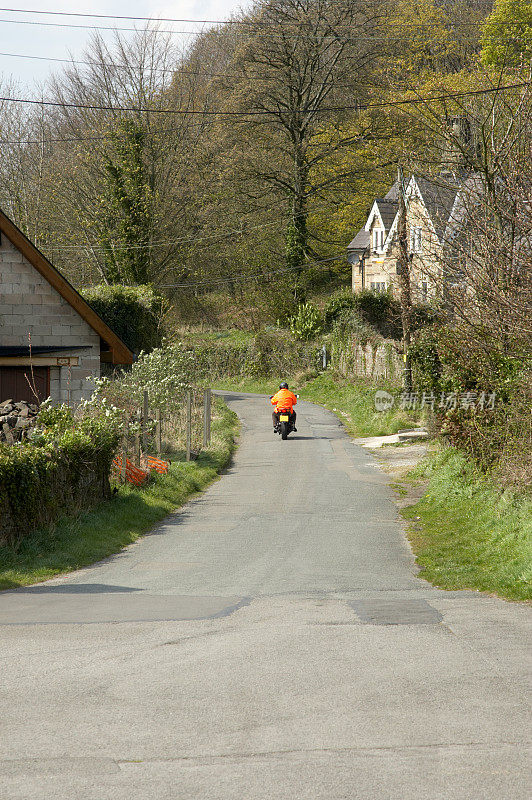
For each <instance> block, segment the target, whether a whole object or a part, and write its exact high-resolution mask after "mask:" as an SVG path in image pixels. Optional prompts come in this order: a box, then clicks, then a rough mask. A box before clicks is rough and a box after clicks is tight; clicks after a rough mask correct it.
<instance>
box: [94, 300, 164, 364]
mask: <svg viewBox="0 0 532 800" xmlns="http://www.w3.org/2000/svg"><path fill="white" fill-rule="evenodd" d="M83 296H84V298H85V299H86V300H87V302H88V303H90V305H91V306H92V308H93V309H94V310H95V311H96V313H97V314H99V315H100V317H101V318H102V319H103V321H104V322H105V323H106V324H107V325H108V326H109V327H110V328H111V330H113V331H114V333H116V334H117V336H119V337H120V338H121V339H122V341H123V342H124V343H125V344H126V345H127V346H128V347H129V349H130V350H131V351H132V352H133V353H137V354H138V353H140V352H141V350H144V351H149V350H153V348H154V347H158V346H159V345H160V344H161V341H162V333H161V328H162V319H163V316H164V313H165V311H166V308H167V305H168V304H167V301H166V300H165V299H164V298H163V297H161V296H160V295H158V294H157V293H156V292H155V291H154V290H153V289H152V287H151V286H125V285H122V284H113V285H110V286H109V285H107V284H101V285H99V286H92V287H90V288H88V289H84V290H83Z"/></svg>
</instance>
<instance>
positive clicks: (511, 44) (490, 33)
mask: <svg viewBox="0 0 532 800" xmlns="http://www.w3.org/2000/svg"><path fill="white" fill-rule="evenodd" d="M481 42H482V52H481V59H482V61H483V63H484V64H486V65H487V66H494V67H518V66H526V65H527V64H529V63H530V59H531V58H532V3H531V2H530V0H496V2H495V8H494V10H493V13H492V14H490V16H489V17H488V18H487V20H486V22H485V24H484V28H483V31H482V37H481Z"/></svg>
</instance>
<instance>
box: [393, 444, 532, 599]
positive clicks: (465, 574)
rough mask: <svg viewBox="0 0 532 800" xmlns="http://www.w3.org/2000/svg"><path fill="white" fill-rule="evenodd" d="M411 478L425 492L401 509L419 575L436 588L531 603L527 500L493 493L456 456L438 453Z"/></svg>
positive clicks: (531, 524)
mask: <svg viewBox="0 0 532 800" xmlns="http://www.w3.org/2000/svg"><path fill="white" fill-rule="evenodd" d="M411 476H412V477H413V478H414V479H415V478H417V479H419V480H422V479H427V480H428V488H427V492H426V494H425V495H424V496H423V497H422V499H421V500H419V501H418V502H417V503H416V504H415V505H412V506H409V507H407V508H406V509H404V510H403V512H402V513H403V515H404V517H405V518H406V519H408V520H410V521H411V523H412V524H411V527H410V532H409V537H410V540H411V543H412V547H413V549H414V552H415V554H416V558H417V563H418V564H419V565H420V566H421V567H422V573H421V577H423V578H425V579H426V580H428V581H430V582H431V583H434V584H435V585H436V586H440V587H441V588H443V589H467V588H472V589H479V590H481V591H485V592H493V593H496V594H498V595H500V596H501V597H507V598H511V599H515V600H526V599H530V597H531V594H532V593H531V578H532V558H531V556H532V552H531V540H532V501H531V500H530V498H529V497H526V496H523V495H518V494H514V493H511V492H504V493H501V492H500V491H499V490H498V487H496V486H495V484H494V483H493V482H490V480H489V478H486V477H485V476H483V475H482V474H481V473H480V471H479V470H478V469H477V468H476V467H475V466H474V465H473V464H472V463H471V462H470V461H468V460H467V459H466V457H465V456H464V455H463V454H461V453H460V452H459V451H458V450H455V449H454V448H445V449H442V450H441V451H439V452H438V453H437V454H436V455H435V456H433V457H432V458H430V459H427V460H426V461H424V462H422V463H421V464H420V465H419V466H418V467H417V468H416V469H415V470H414V471H413V473H411Z"/></svg>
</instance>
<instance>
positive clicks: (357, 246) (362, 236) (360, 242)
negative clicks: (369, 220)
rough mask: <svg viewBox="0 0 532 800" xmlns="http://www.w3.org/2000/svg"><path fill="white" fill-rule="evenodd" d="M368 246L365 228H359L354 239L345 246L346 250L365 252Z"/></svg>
mask: <svg viewBox="0 0 532 800" xmlns="http://www.w3.org/2000/svg"><path fill="white" fill-rule="evenodd" d="M369 244H370V234H369V231H367V230H366V229H365V228H361V229H360V230H359V232H358V233H357V235H356V236H355V238H354V239H353V240H352V241H351V242H349V244H348V245H347V249H348V250H360V251H362V250H365V249H366V248H367V247H369Z"/></svg>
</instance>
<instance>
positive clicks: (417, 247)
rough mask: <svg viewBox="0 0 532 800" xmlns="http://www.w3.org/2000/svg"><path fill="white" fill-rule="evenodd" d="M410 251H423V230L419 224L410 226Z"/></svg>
mask: <svg viewBox="0 0 532 800" xmlns="http://www.w3.org/2000/svg"><path fill="white" fill-rule="evenodd" d="M410 252H411V253H421V252H423V231H422V229H421V228H420V227H419V226H413V227H411V228H410Z"/></svg>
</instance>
